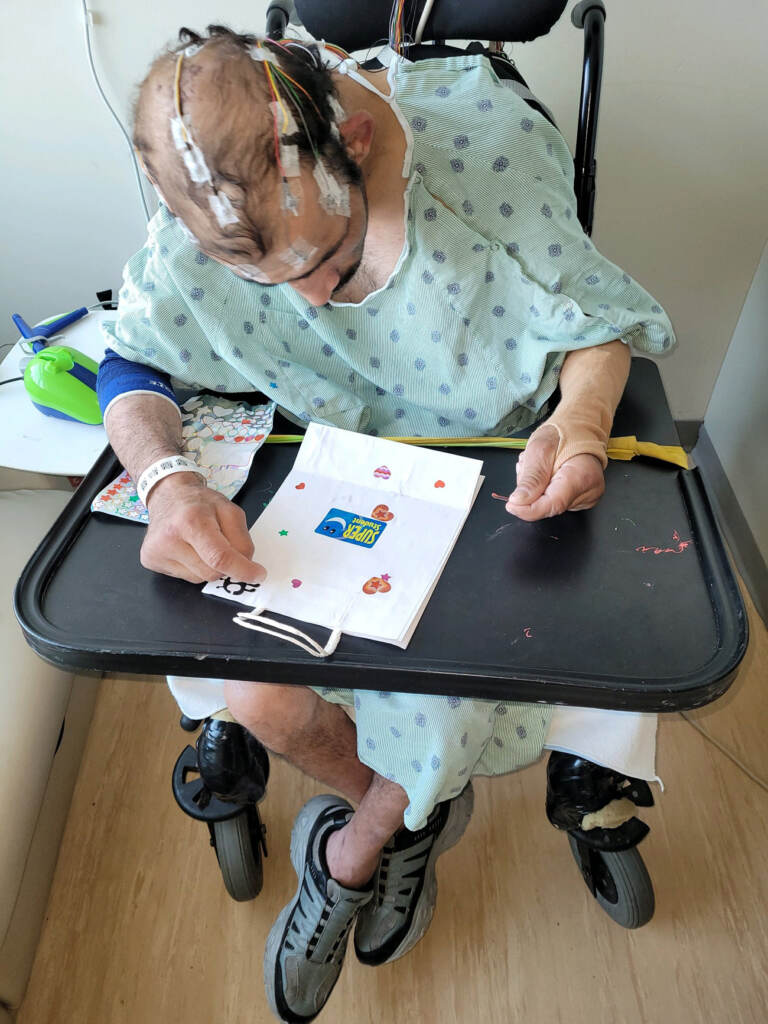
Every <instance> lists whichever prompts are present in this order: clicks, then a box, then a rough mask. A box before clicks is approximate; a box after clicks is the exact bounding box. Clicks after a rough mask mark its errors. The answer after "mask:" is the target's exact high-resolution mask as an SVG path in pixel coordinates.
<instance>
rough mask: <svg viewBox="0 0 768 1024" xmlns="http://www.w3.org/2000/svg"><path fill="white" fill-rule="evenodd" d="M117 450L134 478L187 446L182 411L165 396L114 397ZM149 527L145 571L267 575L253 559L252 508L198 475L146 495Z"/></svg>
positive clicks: (108, 421) (110, 432) (194, 576)
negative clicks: (248, 520)
mask: <svg viewBox="0 0 768 1024" xmlns="http://www.w3.org/2000/svg"><path fill="white" fill-rule="evenodd" d="M104 425H105V428H106V431H107V436H108V437H109V440H110V443H111V445H112V448H113V449H114V451H115V454H116V455H117V457H118V459H119V460H120V462H121V463H122V464H123V466H125V468H126V469H127V470H128V472H129V473H130V474H131V476H132V477H133V479H134V480H138V479H139V477H140V476H141V474H142V473H143V472H144V470H145V469H146V468H147V467H148V466H151V465H152V463H153V462H156V461H157V460H158V459H161V458H163V457H164V456H167V455H178V454H180V453H181V450H182V438H181V417H180V416H179V411H178V408H176V407H174V405H173V403H172V402H170V401H168V400H167V399H166V398H163V397H161V396H160V395H151V394H146V393H143V394H131V393H128V394H126V395H125V396H123V397H121V398H120V399H119V401H114V402H113V403H112V404H111V405H110V406H109V408H108V410H107V413H106V417H105V423H104ZM147 507H148V509H149V526H148V528H147V535H146V537H145V539H144V543H143V544H142V546H141V564H142V565H143V566H144V567H145V568H146V569H152V570H154V571H155V572H162V573H165V574H166V575H168V576H178V577H180V578H181V579H185V580H189V581H190V582H191V583H202V582H203V581H204V580H216V579H218V578H219V577H220V576H231V577H232V578H233V579H236V580H240V581H243V582H247V583H261V582H262V581H263V580H264V578H265V576H266V572H265V570H264V568H263V567H262V566H260V565H258V564H256V563H255V562H252V561H251V555H252V554H253V543H252V541H251V538H250V535H249V533H248V527H247V524H246V520H245V513H244V512H243V510H242V509H241V508H239V507H238V506H237V505H234V504H233V503H232V502H231V501H229V500H228V499H227V498H225V497H224V496H223V495H222V494H219V493H218V492H217V491H213V490H210V489H209V488H208V487H207V486H206V485H205V482H204V481H203V480H202V479H201V477H200V476H199V475H198V474H197V473H174V474H172V475H171V476H167V477H165V478H164V479H162V480H160V481H158V483H156V484H155V486H154V487H153V488H152V490H151V491H150V494H149V496H148V498H147Z"/></svg>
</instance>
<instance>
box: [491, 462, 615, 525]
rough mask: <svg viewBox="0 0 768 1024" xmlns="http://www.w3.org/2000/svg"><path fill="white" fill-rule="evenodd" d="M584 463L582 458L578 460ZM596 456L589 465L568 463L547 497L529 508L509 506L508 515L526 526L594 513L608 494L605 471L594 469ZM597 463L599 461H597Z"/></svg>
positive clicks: (556, 478)
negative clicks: (566, 515)
mask: <svg viewBox="0 0 768 1024" xmlns="http://www.w3.org/2000/svg"><path fill="white" fill-rule="evenodd" d="M578 458H579V459H580V460H581V457H578ZM592 458H593V457H592V456H589V457H587V460H586V464H585V462H584V460H581V464H577V463H565V464H564V465H563V466H562V467H561V468H560V469H559V470H558V472H557V473H556V474H555V475H554V476H553V477H552V480H551V482H550V484H549V486H548V487H547V489H546V490H545V492H544V494H543V495H542V496H541V497H540V498H538V499H536V500H535V501H532V502H530V504H528V505H515V504H513V503H512V502H508V503H507V511H508V512H511V513H512V514H513V515H516V516H517V517H518V519H523V520H525V521H526V522H535V521H536V520H537V519H546V518H549V517H551V516H556V515H562V514H563V513H564V512H577V511H580V510H582V509H590V508H592V507H593V506H594V505H596V504H597V502H598V501H599V500H600V498H601V497H602V495H603V493H604V492H605V480H604V478H603V475H602V469H600V471H599V472H597V470H596V469H595V467H593V466H592V464H591V460H592ZM595 463H597V460H595Z"/></svg>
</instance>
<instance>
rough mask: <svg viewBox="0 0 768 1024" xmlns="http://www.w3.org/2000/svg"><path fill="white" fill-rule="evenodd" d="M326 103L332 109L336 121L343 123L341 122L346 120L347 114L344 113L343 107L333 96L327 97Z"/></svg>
mask: <svg viewBox="0 0 768 1024" xmlns="http://www.w3.org/2000/svg"><path fill="white" fill-rule="evenodd" d="M328 104H329V106H330V108H331V110H332V111H333V116H334V117H335V118H336V120H337V121H339V122H340V123H342V124H343V122H344V121H346V120H347V115H346V114H345V113H344V107H342V105H341V104H340V103H339V101H338V100H337V99H336V97H335V96H329V97H328Z"/></svg>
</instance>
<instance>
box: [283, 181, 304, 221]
mask: <svg viewBox="0 0 768 1024" xmlns="http://www.w3.org/2000/svg"><path fill="white" fill-rule="evenodd" d="M292 180H293V184H290V183H289V182H288V181H285V180H282V181H281V182H280V189H281V199H280V206H281V208H282V209H283V210H288V212H289V213H292V214H293V215H294V217H298V215H299V210H300V209H301V200H302V198H303V192H302V188H301V182H300V180H299V179H298V178H294V179H292Z"/></svg>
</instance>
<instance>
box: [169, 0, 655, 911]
mask: <svg viewBox="0 0 768 1024" xmlns="http://www.w3.org/2000/svg"><path fill="white" fill-rule="evenodd" d="M391 7H392V5H391V2H390V0H368V2H367V3H365V2H364V3H362V4H360V3H359V2H355V3H353V2H352V0H333V2H329V0H296V2H295V4H294V3H293V2H292V0H277V2H274V3H272V4H271V5H270V7H269V9H268V11H267V25H266V35H267V36H268V37H270V38H274V39H280V38H282V37H283V36H284V35H285V33H286V29H287V25H288V22H289V20H290V21H291V22H293V23H294V24H302V25H303V26H304V28H306V29H307V31H308V32H309V33H310V34H311V35H312V36H313V37H314V38H317V39H328V40H329V41H331V42H333V43H334V44H337V45H339V46H341V47H343V48H344V49H345V50H347V51H361V50H365V49H367V48H369V47H370V46H371V43H372V41H376V40H382V39H384V38H386V37H387V35H388V21H389V16H390V11H391ZM564 8H565V0H536V2H531V3H526V4H516V5H511V4H494V3H485V4H483V3H481V4H479V5H472V6H471V7H467V6H466V5H459V4H457V3H456V2H455V0H437V2H434V0H426V2H424V0H413V2H408V3H406V4H405V8H404V17H403V25H404V27H405V29H406V33H405V36H406V41H405V43H404V44H403V53H404V55H405V56H406V57H407V58H408V59H409V60H422V59H426V58H434V57H438V58H439V57H443V56H452V55H456V54H462V53H464V52H469V53H484V54H486V55H487V56H488V58H489V60H490V61H491V63H492V64H493V67H494V70H495V72H496V74H497V75H498V76H499V78H500V79H503V80H505V81H506V82H507V83H508V84H509V87H511V88H513V89H515V90H516V91H517V92H518V93H519V95H520V96H521V97H522V98H523V99H524V100H525V102H526V103H528V104H529V105H530V106H531V107H533V108H534V109H536V110H537V111H538V112H539V113H541V114H542V115H543V116H544V117H546V118H547V119H548V120H549V121H550V122H551V123H552V124H553V126H554V127H555V128H557V125H556V124H555V121H554V118H553V117H552V114H551V113H550V112H549V110H547V108H546V107H545V106H544V105H543V104H542V103H540V101H539V100H537V99H536V97H535V96H534V94H533V93H532V92H531V90H530V89H529V87H528V84H527V83H526V81H525V80H524V79H523V77H522V75H521V74H520V73H519V71H518V70H517V68H516V67H515V65H514V63H513V62H512V61H511V60H510V58H509V57H508V56H507V55H506V54H505V53H504V52H503V43H502V42H501V41H494V42H491V43H489V45H488V46H487V47H486V46H484V45H483V44H482V43H480V42H471V43H469V45H468V46H467V49H466V51H464V50H461V49H458V48H456V47H453V46H446V45H445V40H446V39H456V38H461V39H467V38H471V37H472V36H474V35H477V34H480V33H482V35H483V37H485V36H486V35H490V36H496V37H497V39H498V40H501V39H503V40H505V41H507V42H525V41H530V40H532V39H534V38H536V37H538V36H540V35H543V34H545V33H546V32H548V31H549V30H550V28H551V27H552V26H553V25H554V24H555V22H556V21H557V20H558V19H559V17H560V15H561V14H562V12H563V10H564ZM605 16H606V12H605V7H604V5H603V3H602V2H601V0H582V2H581V3H579V4H578V5H577V6H576V7H574V8H573V10H572V12H571V20H572V23H573V25H574V26H575V27H576V28H578V29H582V30H583V32H584V60H583V72H582V84H581V103H580V112H579V126H578V141H577V146H576V155H575V172H576V173H575V185H574V187H575V192H576V197H577V203H578V206H577V211H578V217H579V221H580V223H581V225H582V227H583V228H584V230H585V231H586V233H587V234H591V232H592V221H593V214H594V204H595V177H596V169H597V164H596V160H595V145H596V136H597V118H598V107H599V101H600V85H601V73H602V55H603V26H604V21H605ZM425 39H426V40H429V41H428V42H425ZM362 66H363V67H364V68H366V69H368V70H376V69H378V68H380V67H381V64H380V63H379V62H378V61H377V60H376V58H375V57H374V58H373V59H372V60H369V61H367V62H364V63H363V65H362ZM201 724H202V728H201V730H200V734H199V736H198V738H197V741H196V745H195V747H192V746H191V745H190V746H187V747H185V749H184V750H183V751H182V753H181V755H180V756H179V758H178V760H177V762H176V765H175V767H174V771H173V793H174V796H175V798H176V801H177V803H178V804H179V806H180V807H181V809H182V810H183V811H184V812H185V813H186V814H188V815H190V816H191V817H193V818H195V819H196V820H199V821H201V822H205V823H206V825H207V826H208V830H209V835H210V842H211V845H212V846H213V848H214V850H215V852H216V857H217V860H218V864H219V867H220V869H221V873H222V877H223V880H224V885H225V887H226V889H227V891H228V892H229V894H230V895H231V896H232V898H233V899H235V900H239V901H242V900H249V899H253V898H254V897H256V896H257V895H258V894H259V892H260V891H261V888H262V885H263V857H265V856H266V855H267V844H266V826H265V824H264V823H263V822H262V820H261V815H260V813H259V806H258V805H259V802H260V801H261V800H262V798H263V797H264V794H265V792H266V785H267V781H268V778H269V755H268V753H267V751H266V750H265V748H264V747H263V746H262V744H261V743H259V741H258V740H256V739H255V738H254V737H253V736H251V735H250V734H249V733H248V732H247V731H246V730H245V729H244V728H243V727H242V726H240V725H238V724H237V723H235V722H227V721H222V720H218V719H215V718H209V719H206V720H205V721H204V722H202V723H201V722H200V721H195V720H192V719H189V718H187V717H186V716H182V719H181V726H182V728H184V729H185V730H188V731H190V732H194V731H196V730H197V729H198V728H199V727H200V726H201ZM619 804H621V805H623V806H622V812H621V813H619V814H618V818H622V819H623V820H622V822H621V823H620V824H617V823H616V822H617V821H618V818H617V817H614V818H613V819H611V809H612V808H614V809H615V808H616V807H617V805H619ZM630 804H632V805H634V806H636V807H650V806H652V804H653V797H652V795H651V791H650V788H649V787H648V784H647V783H646V782H645V781H643V780H641V779H635V778H631V777H627V776H623V775H622V774H621V773H619V772H615V771H612V770H610V769H607V768H603V767H601V766H599V765H596V764H593V763H591V762H589V761H587V760H585V759H584V758H581V757H577V756H573V755H571V754H565V753H561V752H558V751H553V752H552V753H551V754H550V758H549V763H548V767H547V794H546V813H547V817H548V819H549V821H550V823H551V824H552V825H553V826H554V827H555V828H557V829H560V830H562V831H564V832H565V833H566V835H567V838H568V843H569V846H570V849H571V852H572V854H573V857H574V860H575V861H576V864H577V866H578V868H579V870H580V873H581V875H582V878H583V879H584V881H585V883H586V885H587V887H588V888H589V891H590V892H591V893H592V895H593V897H594V898H595V899H596V900H597V902H598V904H599V905H600V906H601V907H602V908H603V910H604V911H605V912H606V913H607V914H608V915H609V917H611V918H612V919H613V920H614V921H616V922H617V923H618V924H619V925H621V926H623V927H625V928H638V927H640V926H642V925H644V924H646V923H647V922H648V921H649V920H650V919H651V917H652V915H653V912H654V894H653V886H652V884H651V880H650V878H649V876H648V872H647V870H646V868H645V865H644V863H643V860H642V857H641V855H640V853H639V852H638V850H637V845H638V844H639V843H640V841H641V840H642V839H644V838H645V836H646V835H647V834H648V832H649V828H648V826H647V825H646V824H644V823H643V822H641V821H640V820H639V819H638V818H637V817H635V816H634V815H632V816H629V817H628V814H629V812H628V810H627V808H628V807H629V806H630ZM611 820H613V822H614V824H613V825H611V824H610V822H611Z"/></svg>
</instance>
